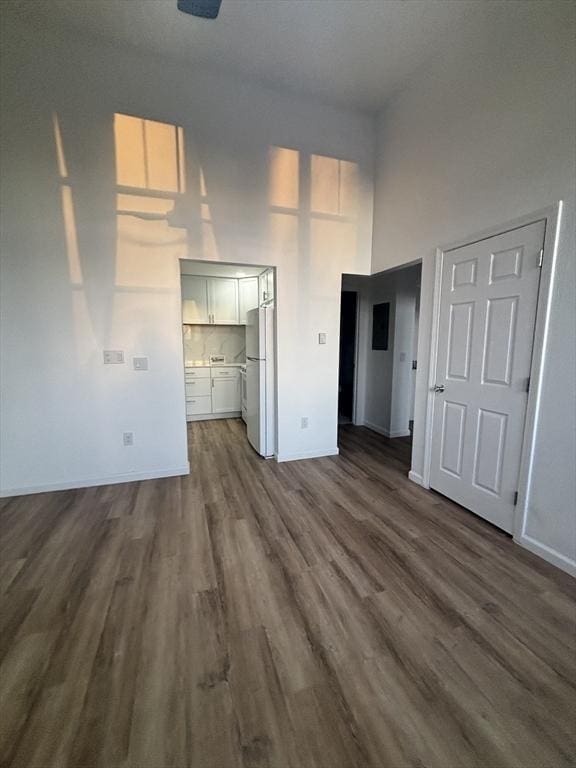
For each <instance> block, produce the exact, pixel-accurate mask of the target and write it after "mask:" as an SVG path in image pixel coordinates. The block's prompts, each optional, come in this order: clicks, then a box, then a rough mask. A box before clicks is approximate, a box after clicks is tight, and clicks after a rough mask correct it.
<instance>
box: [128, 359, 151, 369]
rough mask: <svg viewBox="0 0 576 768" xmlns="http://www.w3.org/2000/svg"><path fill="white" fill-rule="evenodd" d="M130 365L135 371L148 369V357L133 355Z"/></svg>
mask: <svg viewBox="0 0 576 768" xmlns="http://www.w3.org/2000/svg"><path fill="white" fill-rule="evenodd" d="M132 366H133V367H134V370H135V371H147V370H148V358H147V357H133V358H132Z"/></svg>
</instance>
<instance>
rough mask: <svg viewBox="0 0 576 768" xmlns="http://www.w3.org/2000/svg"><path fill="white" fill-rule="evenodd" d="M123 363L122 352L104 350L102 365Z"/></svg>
mask: <svg viewBox="0 0 576 768" xmlns="http://www.w3.org/2000/svg"><path fill="white" fill-rule="evenodd" d="M123 362H124V352H123V351H122V350H121V349H105V350H104V365H114V364H117V363H123Z"/></svg>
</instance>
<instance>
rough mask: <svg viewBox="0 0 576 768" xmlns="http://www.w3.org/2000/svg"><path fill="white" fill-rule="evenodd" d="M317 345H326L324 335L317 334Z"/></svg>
mask: <svg viewBox="0 0 576 768" xmlns="http://www.w3.org/2000/svg"><path fill="white" fill-rule="evenodd" d="M318 344H326V334H325V333H319V334H318Z"/></svg>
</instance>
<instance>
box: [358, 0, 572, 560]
mask: <svg viewBox="0 0 576 768" xmlns="http://www.w3.org/2000/svg"><path fill="white" fill-rule="evenodd" d="M503 5H506V6H509V4H503ZM494 8H495V7H494V6H493V7H492V9H491V10H490V9H489V8H488V4H487V9H488V11H489V13H488V14H487V21H486V26H485V28H484V29H480V30H477V34H476V36H475V37H474V38H473V39H470V38H465V39H460V40H454V41H453V44H451V45H449V46H446V47H445V48H444V50H443V51H442V52H441V54H440V55H439V56H438V57H437V59H436V60H435V61H434V62H432V63H431V64H429V65H428V66H427V67H426V69H425V70H422V71H421V72H419V73H418V74H417V75H416V76H415V77H414V78H413V79H412V81H411V83H410V84H409V85H408V86H407V87H406V88H405V89H404V90H403V91H401V92H400V93H399V94H398V95H397V96H396V97H395V98H394V100H393V101H392V102H390V103H389V105H388V107H387V109H386V110H385V111H384V112H383V114H382V115H381V117H380V120H379V128H378V142H379V148H378V162H377V184H376V195H375V231H374V253H373V267H372V269H373V271H374V272H377V271H380V270H383V269H388V268H390V267H394V266H397V265H399V264H403V263H409V262H412V261H414V260H416V259H419V258H422V259H423V276H422V305H421V314H420V331H421V335H420V344H419V358H418V359H419V371H418V382H417V402H416V415H415V419H416V424H415V434H414V453H413V467H412V469H413V472H415V473H416V474H417V475H418V474H421V473H422V467H423V425H424V420H425V408H426V386H427V379H428V352H429V344H430V336H429V326H430V318H431V297H432V289H431V281H432V266H433V254H434V249H435V248H436V246H440V245H443V244H447V243H450V242H453V241H456V240H459V239H460V238H463V237H466V236H467V235H470V234H474V233H477V232H480V231H482V230H484V229H488V228H490V227H492V226H496V225H499V224H505V223H506V222H508V221H511V220H513V219H515V218H517V217H521V216H524V215H525V214H530V213H531V212H533V211H536V210H539V209H541V208H544V207H546V206H549V205H551V204H553V203H555V202H556V201H558V200H560V199H563V200H564V201H565V215H564V219H563V223H562V230H561V234H560V241H559V250H558V265H557V273H556V276H555V283H554V294H553V300H552V306H551V318H550V322H551V325H550V335H549V341H548V344H547V348H546V350H545V374H544V382H543V390H542V396H543V400H542V408H541V411H540V414H539V418H538V423H537V431H536V441H537V444H536V454H535V463H534V474H533V478H532V483H531V487H530V489H529V490H530V498H529V509H528V515H527V520H526V537H527V538H526V541H525V542H524V543H525V544H526V545H528V546H531V547H532V548H534V549H536V550H537V551H538V552H539V554H541V555H543V556H545V557H549V559H552V560H553V561H554V562H557V563H558V564H560V565H563V566H564V567H574V561H575V560H576V515H575V512H574V509H575V500H576V488H575V478H576V475H575V473H574V466H575V465H576V445H575V436H576V412H575V408H576V405H575V398H574V392H575V390H576V380H575V369H576V361H575V347H574V330H575V326H576V319H575V305H576V302H575V291H576V274H575V270H576V258H575V243H574V225H575V216H574V210H575V184H576V173H575V154H574V153H575V146H576V144H575V138H576V137H575V126H576V104H575V90H576V82H575V72H576V62H575V52H574V45H573V42H574V14H575V6H574V5H573V4H572V3H547V2H542V3H538V4H528V3H519V4H517V6H516V18H515V19H514V23H513V24H510V25H505V24H500V25H495V24H494V23H493V20H492V21H490V13H492V12H494Z"/></svg>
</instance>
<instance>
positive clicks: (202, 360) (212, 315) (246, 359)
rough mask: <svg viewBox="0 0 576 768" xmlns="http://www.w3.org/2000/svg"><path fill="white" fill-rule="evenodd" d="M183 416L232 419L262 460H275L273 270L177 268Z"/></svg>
mask: <svg viewBox="0 0 576 768" xmlns="http://www.w3.org/2000/svg"><path fill="white" fill-rule="evenodd" d="M180 273H181V294H182V318H181V322H182V341H183V378H184V390H185V413H186V421H187V422H188V433H189V435H190V434H192V432H193V426H192V425H193V424H194V423H195V422H199V421H202V422H209V421H213V420H222V419H236V420H238V423H239V425H240V426H241V423H240V420H241V421H242V422H243V423H244V424H245V428H246V438H247V441H248V443H249V444H250V445H251V446H252V448H253V449H254V450H255V451H256V453H258V454H259V455H260V456H262V457H263V458H272V457H273V456H275V455H276V453H277V449H276V313H275V296H276V270H275V268H274V267H269V266H258V267H255V266H248V265H242V264H224V263H214V262H206V261H194V260H190V259H183V260H181V261H180Z"/></svg>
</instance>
